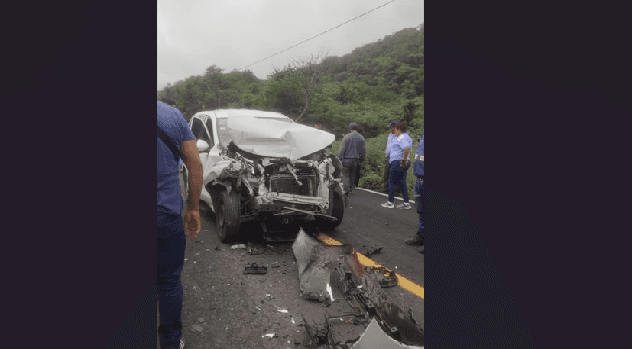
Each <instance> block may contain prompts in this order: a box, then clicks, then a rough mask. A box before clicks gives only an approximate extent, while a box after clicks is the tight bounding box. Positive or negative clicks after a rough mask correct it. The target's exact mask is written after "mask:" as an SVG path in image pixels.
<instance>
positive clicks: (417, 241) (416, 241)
mask: <svg viewBox="0 0 632 349" xmlns="http://www.w3.org/2000/svg"><path fill="white" fill-rule="evenodd" d="M405 242H406V245H423V244H424V236H423V235H421V232H420V231H418V232H417V233H416V234H415V236H414V237H413V238H412V239H406V240H405Z"/></svg>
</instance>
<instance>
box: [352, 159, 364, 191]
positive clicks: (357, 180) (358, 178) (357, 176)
mask: <svg viewBox="0 0 632 349" xmlns="http://www.w3.org/2000/svg"><path fill="white" fill-rule="evenodd" d="M361 169H362V166H361V165H360V163H358V166H356V171H355V177H354V178H355V181H354V182H353V187H354V188H357V187H358V184H359V183H360V170H361Z"/></svg>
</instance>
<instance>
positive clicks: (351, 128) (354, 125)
mask: <svg viewBox="0 0 632 349" xmlns="http://www.w3.org/2000/svg"><path fill="white" fill-rule="evenodd" d="M349 130H351V131H357V130H358V124H356V123H355V122H352V123H350V124H349Z"/></svg>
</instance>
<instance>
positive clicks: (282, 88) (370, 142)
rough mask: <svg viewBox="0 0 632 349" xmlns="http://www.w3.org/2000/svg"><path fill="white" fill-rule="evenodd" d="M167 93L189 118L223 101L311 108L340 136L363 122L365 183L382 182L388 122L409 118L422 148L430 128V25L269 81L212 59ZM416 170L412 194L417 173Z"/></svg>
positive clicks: (313, 119) (312, 119) (307, 114)
mask: <svg viewBox="0 0 632 349" xmlns="http://www.w3.org/2000/svg"><path fill="white" fill-rule="evenodd" d="M310 80H311V82H312V83H314V85H313V86H312V87H311V88H312V90H311V95H310V98H309V101H310V103H309V106H308V107H307V108H306V109H305V88H306V87H305V86H304V83H305V81H308V82H310ZM164 96H168V97H170V98H172V99H173V100H175V101H176V103H177V107H178V108H179V109H180V111H182V113H183V114H184V116H185V117H186V118H187V119H189V118H190V117H191V116H192V115H193V114H195V113H196V112H198V111H201V110H212V109H218V108H220V107H221V108H253V109H260V110H268V111H278V112H281V113H283V114H285V115H287V116H289V117H291V118H293V119H296V118H297V117H298V116H299V115H301V113H302V112H303V109H305V110H304V113H303V117H302V118H301V119H300V120H299V122H301V123H303V124H306V125H310V126H313V125H315V124H319V125H320V126H321V128H322V129H324V130H327V131H329V132H331V133H334V134H335V135H336V139H337V140H339V139H340V138H342V136H343V135H344V133H346V132H348V129H347V125H348V124H349V123H350V122H356V123H358V124H360V125H361V126H362V129H363V134H364V136H365V137H366V138H367V149H368V152H369V155H368V159H367V160H368V161H367V166H366V168H365V170H364V174H363V177H362V178H361V180H360V185H361V186H362V187H368V188H375V189H377V188H381V186H382V179H381V177H382V173H383V166H384V160H383V158H384V156H383V154H384V149H385V146H386V137H387V134H388V132H389V129H388V128H387V127H386V124H387V123H388V121H390V120H393V119H397V120H399V121H404V122H406V123H407V124H408V126H409V128H408V133H409V134H410V136H411V137H412V138H413V140H415V144H414V147H416V145H417V143H416V141H417V140H418V139H419V136H420V135H421V132H422V131H423V129H424V30H423V25H421V26H419V27H417V28H409V29H404V30H401V31H399V32H396V33H394V34H393V35H387V36H386V37H384V38H383V39H381V40H378V41H377V42H374V43H370V44H367V45H364V46H362V47H358V48H356V49H354V50H353V51H352V52H351V53H349V54H347V55H344V56H342V57H326V58H325V59H323V60H321V61H319V62H315V64H311V65H305V66H302V67H301V66H299V67H289V66H288V67H286V68H284V69H282V70H279V71H275V72H274V73H273V74H272V75H271V76H270V77H269V78H268V79H266V80H260V79H258V78H257V77H256V76H255V75H254V74H252V72H250V71H245V72H238V71H233V72H230V73H225V72H224V70H223V69H222V68H220V67H218V66H216V65H212V66H210V67H209V68H207V69H206V72H205V73H204V75H198V76H191V77H189V78H187V79H185V80H183V81H178V82H176V83H174V84H173V85H169V86H167V87H166V88H164V89H163V90H159V91H158V99H160V98H162V97H164ZM337 143H338V142H336V145H335V148H336V150H337ZM409 171H410V173H409V175H408V180H409V182H410V183H409V184H410V186H409V187H410V190H411V193H412V187H413V185H414V179H413V178H414V176H413V175H412V169H410V170H409ZM411 197H412V195H411Z"/></svg>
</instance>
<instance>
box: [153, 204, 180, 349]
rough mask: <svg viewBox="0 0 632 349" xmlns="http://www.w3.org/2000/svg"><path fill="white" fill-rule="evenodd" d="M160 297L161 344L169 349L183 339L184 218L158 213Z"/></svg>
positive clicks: (159, 330)
mask: <svg viewBox="0 0 632 349" xmlns="http://www.w3.org/2000/svg"><path fill="white" fill-rule="evenodd" d="M157 227H158V273H157V283H158V295H159V297H160V301H159V307H160V326H159V327H158V334H159V337H160V344H161V346H163V347H166V348H169V347H172V346H176V345H178V344H179V343H180V338H181V337H182V298H183V295H184V292H183V288H182V283H181V282H180V274H181V273H182V267H183V266H184V248H185V246H186V240H185V235H184V222H183V220H182V216H180V215H172V214H164V213H158V219H157Z"/></svg>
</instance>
